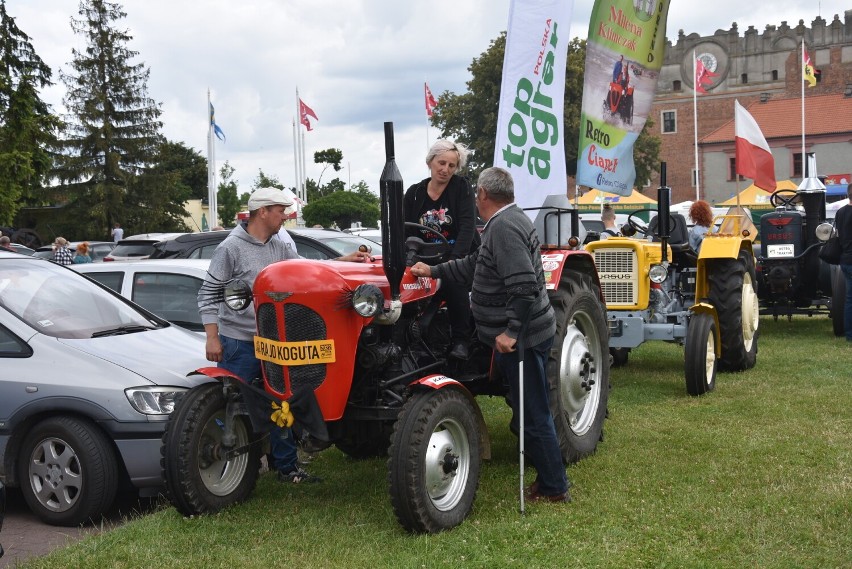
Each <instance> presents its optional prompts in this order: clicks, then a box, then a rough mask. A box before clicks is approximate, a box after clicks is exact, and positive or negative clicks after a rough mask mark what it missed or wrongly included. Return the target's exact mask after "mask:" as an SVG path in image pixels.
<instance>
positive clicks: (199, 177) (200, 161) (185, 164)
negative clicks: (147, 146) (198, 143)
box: [157, 140, 207, 199]
mask: <svg viewBox="0 0 852 569" xmlns="http://www.w3.org/2000/svg"><path fill="white" fill-rule="evenodd" d="M157 166H158V167H159V168H160V169H162V170H163V171H165V172H174V173H175V174H177V175H178V177H179V180H180V184H181V186H182V188H181V189H184V188H186V189H189V193H190V199H204V198H206V197H207V158H206V157H205V156H204V155H202V154H201V153H200V152H199V151H197V150H196V149H194V148H190V147H189V146H187V145H186V144H184V143H183V142H172V141H168V140H167V141H165V142H163V144H161V145H160V147H159V149H158V151H157Z"/></svg>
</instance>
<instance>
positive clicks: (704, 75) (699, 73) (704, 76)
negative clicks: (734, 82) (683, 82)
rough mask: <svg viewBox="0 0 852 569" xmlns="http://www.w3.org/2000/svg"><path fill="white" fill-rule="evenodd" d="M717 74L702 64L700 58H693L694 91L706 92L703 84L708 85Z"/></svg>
mask: <svg viewBox="0 0 852 569" xmlns="http://www.w3.org/2000/svg"><path fill="white" fill-rule="evenodd" d="M717 75H719V74H718V73H713V72H712V71H710V70H709V69H707V67H706V66H705V65H704V62H703V61H701V59H700V58H696V59H695V91H696V92H697V93H705V94H706V93H707V90H706V89H705V88H704V86H705V85H710V84H711V83H713V77H716V76H717Z"/></svg>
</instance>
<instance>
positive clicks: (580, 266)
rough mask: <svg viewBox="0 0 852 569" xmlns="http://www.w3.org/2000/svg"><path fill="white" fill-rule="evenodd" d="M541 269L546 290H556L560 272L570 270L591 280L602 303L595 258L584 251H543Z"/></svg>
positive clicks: (560, 278) (560, 277)
mask: <svg viewBox="0 0 852 569" xmlns="http://www.w3.org/2000/svg"><path fill="white" fill-rule="evenodd" d="M541 267H542V269H544V283H545V288H546V289H547V290H557V289H558V288H559V283H560V281H561V280H562V272H563V271H564V270H565V269H566V268H569V269H572V270H574V271H578V272H580V273H583V274H586V275H588V276H589V278H590V279H592V282H593V283H594V285H595V287H596V288H597V291H598V296H599V297H600V299H601V302H604V298H603V292H602V288H601V281H600V277H599V276H598V270H597V268H596V267H595V258H594V257H593V256H592V254H591V253H590V252H589V251H586V250H585V249H583V250H579V251H573V250H569V249H543V250H542V252H541Z"/></svg>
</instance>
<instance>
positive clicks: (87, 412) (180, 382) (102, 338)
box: [0, 253, 210, 526]
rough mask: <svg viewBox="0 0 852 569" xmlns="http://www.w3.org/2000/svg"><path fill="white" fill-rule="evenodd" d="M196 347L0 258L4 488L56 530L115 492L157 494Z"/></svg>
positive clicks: (75, 286)
mask: <svg viewBox="0 0 852 569" xmlns="http://www.w3.org/2000/svg"><path fill="white" fill-rule="evenodd" d="M208 365H210V364H209V362H207V361H206V360H205V358H204V340H203V338H201V337H200V336H199V335H198V334H193V333H191V332H189V331H187V330H184V329H182V328H180V327H178V326H174V325H172V324H170V323H169V322H167V321H166V320H163V319H162V318H160V317H159V316H156V315H155V314H153V313H151V312H148V311H146V310H145V309H143V308H141V307H140V306H137V305H135V304H133V303H132V302H130V301H129V300H127V299H124V298H122V297H121V296H120V295H118V294H116V293H114V292H113V291H111V290H108V289H106V288H104V287H102V286H99V285H97V284H96V283H94V282H92V281H90V280H89V279H87V278H84V277H83V276H82V275H80V274H78V273H76V272H74V271H73V270H70V269H69V268H68V267H63V266H60V265H57V264H55V263H51V262H47V261H45V260H43V259H38V258H36V257H25V256H23V255H17V254H15V253H0V481H2V482H3V484H5V485H6V486H9V487H20V488H21V492H22V494H23V497H24V499H25V500H26V503H27V505H28V506H29V508H30V509H31V510H32V511H33V513H35V515H36V516H38V517H39V518H41V519H42V520H43V521H45V522H47V523H49V524H53V525H64V526H75V525H78V524H81V523H83V522H86V521H87V520H90V519H92V520H97V519H98V518H99V517H100V516H101V514H102V513H103V512H105V511H106V510H108V509H109V508H110V506H111V504H112V503H113V501H114V498H115V496H116V492H117V489H118V488H119V486H122V487H125V486H127V487H135V488H137V489H138V490H139V491H140V492H141V493H142V494H143V495H155V494H156V493H157V492H159V491H160V490H161V485H162V479H161V478H162V477H161V470H160V468H161V467H160V445H161V438H162V436H163V432H164V429H165V425H166V422H167V419H168V415H169V413H170V412H171V411H172V409H173V407H174V403H175V400H176V398H177V397H178V396H179V395H180V394H181V393H183V392H184V391H186V390H187V389H189V388H191V387H193V386H195V385H199V384H200V383H203V380H202V379H200V376H192V377H187V375H186V374H187V372H188V371H190V370H193V369H197V368H201V367H205V366H208Z"/></svg>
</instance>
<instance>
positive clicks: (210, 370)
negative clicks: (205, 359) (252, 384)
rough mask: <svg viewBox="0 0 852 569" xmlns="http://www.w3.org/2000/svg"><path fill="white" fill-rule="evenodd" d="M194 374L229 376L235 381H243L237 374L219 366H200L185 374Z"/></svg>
mask: <svg viewBox="0 0 852 569" xmlns="http://www.w3.org/2000/svg"><path fill="white" fill-rule="evenodd" d="M196 374H197V375H205V376H207V377H211V378H213V379H224V378H226V377H229V378H231V379H236V380H237V381H239V382H241V383H245V382H244V381H243V378H241V377H240V376H238V375H237V374H235V373H231V372H230V371H228V370H226V369H224V368H221V367H202V368H198V369H197V370H195V371H193V372H190V373H188V374H187V375H196Z"/></svg>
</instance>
